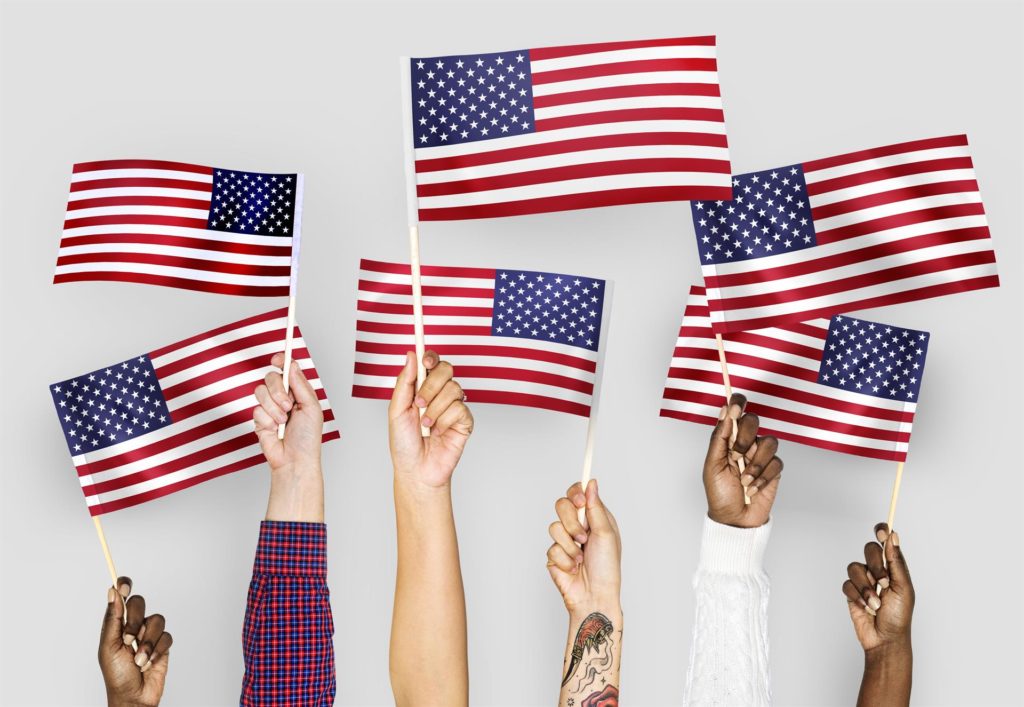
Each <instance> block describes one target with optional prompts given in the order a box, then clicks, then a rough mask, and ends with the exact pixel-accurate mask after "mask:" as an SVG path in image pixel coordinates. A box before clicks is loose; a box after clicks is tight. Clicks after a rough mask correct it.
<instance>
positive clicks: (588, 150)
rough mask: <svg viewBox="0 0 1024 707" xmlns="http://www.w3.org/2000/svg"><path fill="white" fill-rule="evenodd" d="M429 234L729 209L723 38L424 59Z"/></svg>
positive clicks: (414, 94) (409, 141) (423, 161)
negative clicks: (508, 223) (513, 222)
mask: <svg viewBox="0 0 1024 707" xmlns="http://www.w3.org/2000/svg"><path fill="white" fill-rule="evenodd" d="M408 67H409V68H408V73H407V74H406V73H405V71H403V73H404V74H405V80H406V81H407V82H408V84H407V85H406V86H404V87H403V89H404V92H405V99H406V101H407V105H406V111H405V113H406V121H407V125H406V135H405V139H406V145H407V151H408V152H409V157H408V159H409V161H410V162H411V163H412V165H413V166H412V169H413V170H414V172H415V178H414V179H412V180H411V181H412V182H413V184H411V185H410V188H414V189H415V193H414V194H411V195H410V200H413V201H415V204H414V205H413V204H410V208H411V209H412V208H415V209H416V211H415V212H414V213H417V215H418V220H420V221H448V220H456V219H473V218H491V217H496V216H516V215H521V214H535V213H544V212H551V211H566V210H571V209H585V208H591V207H597V206H613V205H618V204H639V203H646V202H655V201H676V200H687V199H728V198H729V197H730V195H731V190H730V182H729V171H730V169H729V151H728V142H727V139H726V131H725V118H724V115H723V112H722V99H721V95H720V92H719V85H718V64H717V60H716V56H715V38H714V37H682V38H671V39H653V40H641V41H626V42H606V43H601V44H580V45H574V46H563V47H547V48H543V49H519V50H512V51H505V52H487V53H480V54H464V55H457V56H439V57H414V58H412V59H410V60H409V64H408Z"/></svg>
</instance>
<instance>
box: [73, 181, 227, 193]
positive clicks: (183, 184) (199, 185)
mask: <svg viewBox="0 0 1024 707" xmlns="http://www.w3.org/2000/svg"><path fill="white" fill-rule="evenodd" d="M126 187H155V188H158V189H188V190H190V191H198V192H204V193H206V194H210V193H212V192H213V182H193V181H192V180H190V179H164V178H161V177H108V178H106V179H90V180H87V181H84V182H71V191H72V192H76V191H92V190H93V189H122V188H126Z"/></svg>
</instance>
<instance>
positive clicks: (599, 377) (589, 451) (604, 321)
mask: <svg viewBox="0 0 1024 707" xmlns="http://www.w3.org/2000/svg"><path fill="white" fill-rule="evenodd" d="M614 296H615V283H614V282H613V281H611V280H606V281H605V283H604V302H603V303H602V308H601V334H600V337H599V338H598V341H597V363H596V365H595V367H594V390H593V393H592V394H591V396H590V416H589V417H588V418H587V446H586V448H585V449H584V451H583V473H582V474H581V475H580V483H581V484H582V486H583V493H584V494H586V492H587V484H589V483H590V470H591V467H592V466H593V463H594V439H595V437H596V435H597V411H598V409H599V407H600V404H601V388H602V387H603V385H602V384H603V381H604V357H605V349H606V348H607V347H606V346H605V343H606V342H607V341H608V331H609V330H610V329H611V326H612V317H611V314H612V300H613V299H614ZM586 515H587V508H586V506H584V507H583V508H579V509H577V511H576V517H577V518H579V521H580V523H583V519H584V518H585V517H586Z"/></svg>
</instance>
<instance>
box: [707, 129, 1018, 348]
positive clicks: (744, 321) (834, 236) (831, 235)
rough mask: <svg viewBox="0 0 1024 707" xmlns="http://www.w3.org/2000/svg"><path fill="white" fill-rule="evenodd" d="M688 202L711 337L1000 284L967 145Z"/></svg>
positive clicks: (803, 173) (737, 181)
mask: <svg viewBox="0 0 1024 707" xmlns="http://www.w3.org/2000/svg"><path fill="white" fill-rule="evenodd" d="M732 185H733V186H732V191H733V198H732V200H731V201H698V202H695V203H693V204H691V209H692V211H693V223H694V227H695V230H696V233H697V250H698V251H699V253H700V259H701V263H702V269H703V274H704V284H705V285H706V286H707V288H708V304H709V305H710V308H711V321H712V326H713V327H714V329H715V332H716V333H726V332H735V331H746V330H749V329H760V328H763V327H767V326H773V325H777V324H780V323H786V322H802V321H807V320H808V319H814V318H815V317H828V316H831V315H833V314H841V313H843V312H850V311H855V310H858V309H868V308H874V307H881V306H885V305H892V304H899V303H902V302H909V301H913V300H920V299H927V298H929V297H938V296H940V295H947V294H951V293H954V292H966V291H969V290H977V289H982V288H986V287H998V286H999V277H998V275H997V274H996V256H995V252H994V251H993V250H992V239H991V237H990V236H989V230H988V222H987V221H986V219H985V208H984V206H983V205H982V203H981V194H980V192H979V191H978V182H977V180H976V178H975V175H974V166H973V164H972V162H971V156H970V153H969V152H968V149H967V137H966V136H964V135H954V136H951V137H940V138H933V139H927V140H916V141H913V142H905V143H902V144H899V145H890V146H888V147H879V148H876V149H873V150H863V151H860V152H853V153H850V154H846V155H840V156H838V157H831V158H827V159H822V160H815V161H813V162H804V163H803V164H795V165H789V166H786V167H779V168H777V169H770V170H765V171H763V172H753V173H750V174H741V175H737V176H735V177H733V181H732Z"/></svg>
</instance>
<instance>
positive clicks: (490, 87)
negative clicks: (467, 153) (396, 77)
mask: <svg viewBox="0 0 1024 707" xmlns="http://www.w3.org/2000/svg"><path fill="white" fill-rule="evenodd" d="M410 61H411V68H412V71H411V76H412V135H413V146H414V147H437V146H438V145H453V144H460V143H464V142H477V141H479V140H491V139H493V138H499V137H508V136H510V135H521V134H524V133H532V132H533V131H534V124H533V79H532V77H531V75H530V52H529V51H527V50H525V49H524V50H515V51H510V52H498V53H496V54H467V55H465V56H441V57H431V58H422V59H416V58H414V59H411V60H410Z"/></svg>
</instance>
